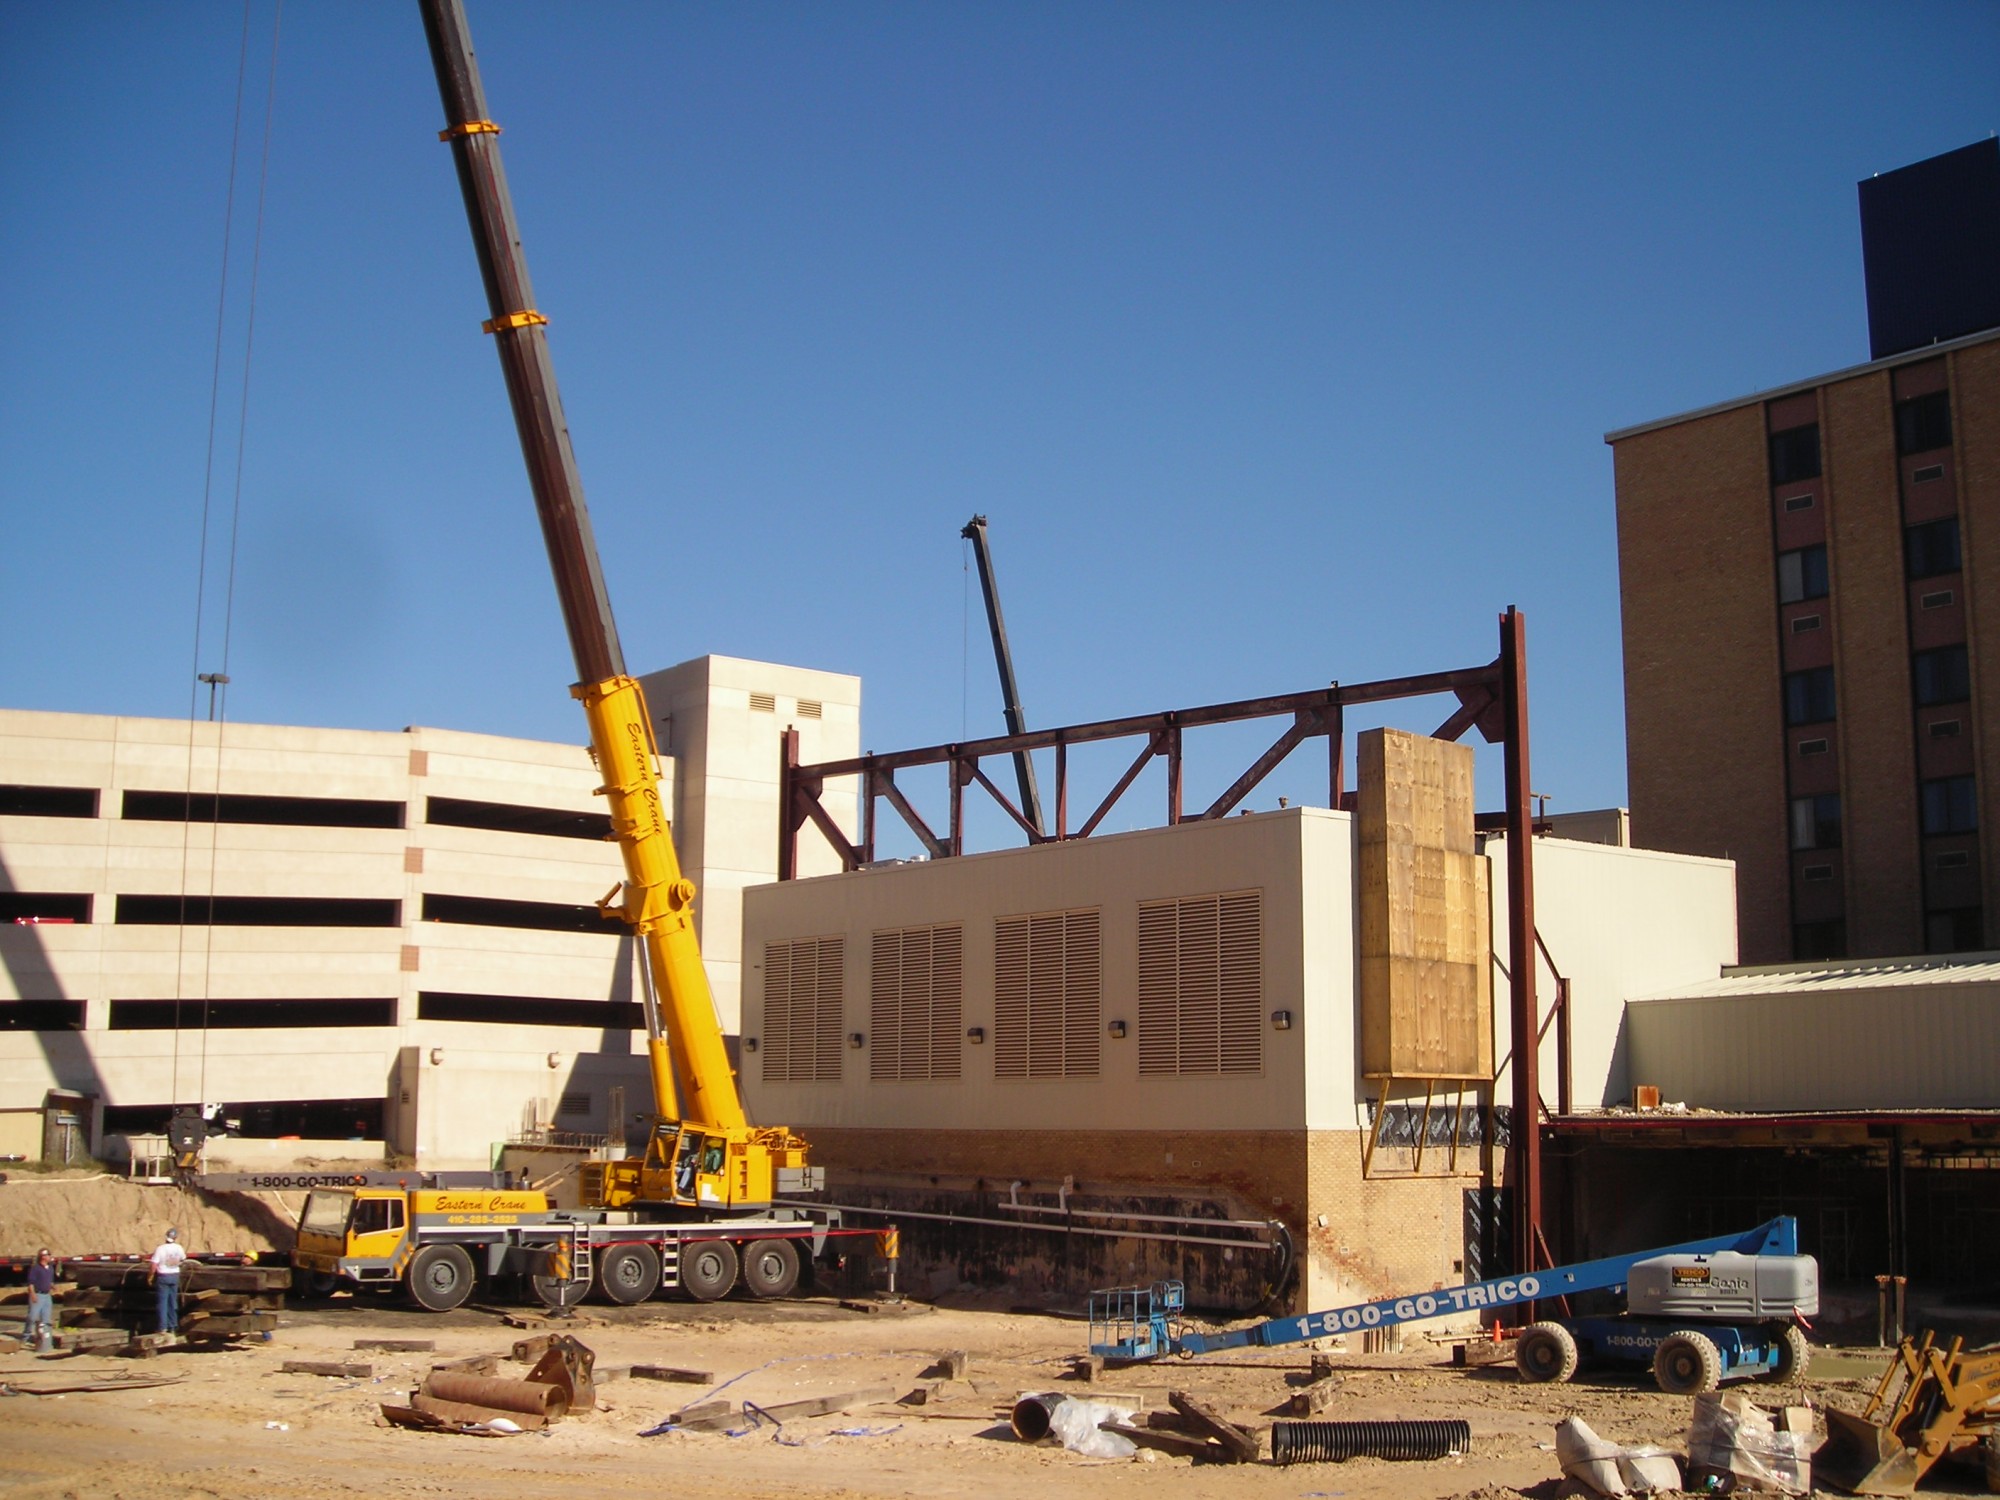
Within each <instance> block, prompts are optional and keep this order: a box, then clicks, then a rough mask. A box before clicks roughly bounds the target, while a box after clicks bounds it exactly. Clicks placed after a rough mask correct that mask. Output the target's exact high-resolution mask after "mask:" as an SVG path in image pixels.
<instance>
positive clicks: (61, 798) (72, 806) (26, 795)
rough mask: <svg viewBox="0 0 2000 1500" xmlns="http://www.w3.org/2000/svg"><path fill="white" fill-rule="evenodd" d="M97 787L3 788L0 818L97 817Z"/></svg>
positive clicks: (12, 786)
mask: <svg viewBox="0 0 2000 1500" xmlns="http://www.w3.org/2000/svg"><path fill="white" fill-rule="evenodd" d="M96 816H97V788H95V787H89V786H17V785H9V786H0V817H16V818H94V817H96Z"/></svg>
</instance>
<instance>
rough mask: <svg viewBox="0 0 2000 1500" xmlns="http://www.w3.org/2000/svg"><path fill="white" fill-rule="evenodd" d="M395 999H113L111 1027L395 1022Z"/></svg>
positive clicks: (250, 1027)
mask: <svg viewBox="0 0 2000 1500" xmlns="http://www.w3.org/2000/svg"><path fill="white" fill-rule="evenodd" d="M395 1024H396V1002H395V1001H394V1000H201V999H189V1000H113V1001H112V1002H111V1029H112V1030H113V1031H176V1030H183V1031H199V1030H202V1029H204V1028H211V1027H215V1028H222V1029H224V1030H237V1031H249V1030H257V1031H269V1030H276V1029H280V1028H283V1027H289V1026H337V1027H342V1028H345V1027H348V1026H394V1025H395Z"/></svg>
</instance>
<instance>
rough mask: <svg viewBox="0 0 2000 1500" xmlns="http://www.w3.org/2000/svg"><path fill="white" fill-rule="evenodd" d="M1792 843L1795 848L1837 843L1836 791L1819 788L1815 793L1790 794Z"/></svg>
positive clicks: (1821, 847) (1820, 846)
mask: <svg viewBox="0 0 2000 1500" xmlns="http://www.w3.org/2000/svg"><path fill="white" fill-rule="evenodd" d="M1792 847H1793V848H1794V849H1838V848H1839V847H1840V794H1839V793H1838V792H1822V793H1820V794H1819V795H1818V796H1817V797H1794V798H1792Z"/></svg>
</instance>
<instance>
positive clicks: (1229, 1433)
mask: <svg viewBox="0 0 2000 1500" xmlns="http://www.w3.org/2000/svg"><path fill="white" fill-rule="evenodd" d="M1167 1401H1168V1403H1169V1404H1170V1405H1171V1406H1172V1407H1173V1409H1174V1410H1175V1411H1177V1412H1179V1413H1180V1414H1181V1415H1182V1416H1184V1417H1186V1418H1187V1419H1188V1420H1189V1421H1190V1422H1193V1423H1195V1424H1196V1425H1197V1426H1199V1427H1202V1428H1204V1429H1205V1430H1206V1431H1207V1432H1208V1434H1209V1436H1211V1437H1213V1438H1214V1439H1215V1440H1216V1441H1217V1442H1219V1443H1221V1444H1222V1446H1223V1448H1224V1449H1225V1450H1227V1452H1228V1454H1229V1457H1230V1461H1231V1462H1232V1463H1239V1464H1252V1463H1255V1462H1256V1461H1257V1434H1256V1433H1254V1432H1246V1431H1244V1429H1242V1428H1241V1427H1238V1426H1237V1425H1236V1424H1235V1423H1234V1422H1230V1421H1226V1420H1225V1419H1224V1418H1223V1417H1222V1416H1221V1415H1220V1414H1218V1413H1217V1412H1216V1411H1215V1410H1214V1409H1213V1408H1212V1407H1209V1406H1206V1405H1204V1404H1203V1403H1201V1402H1199V1401H1197V1400H1195V1399H1194V1397H1192V1396H1190V1395H1189V1394H1188V1393H1187V1392H1186V1391H1168V1392H1167Z"/></svg>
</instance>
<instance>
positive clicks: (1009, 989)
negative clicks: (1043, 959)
mask: <svg viewBox="0 0 2000 1500" xmlns="http://www.w3.org/2000/svg"><path fill="white" fill-rule="evenodd" d="M1029 920H1030V919H1029V918H1027V917H1002V918H1001V919H1000V920H999V921H997V922H995V923H994V924H993V1076H994V1077H995V1078H1026V1077H1027V1076H1028V923H1029Z"/></svg>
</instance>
